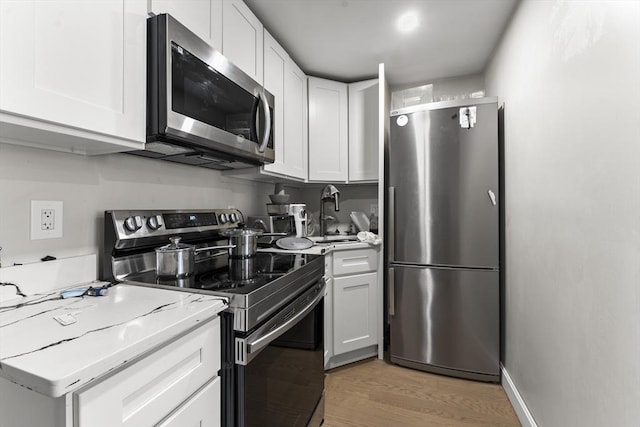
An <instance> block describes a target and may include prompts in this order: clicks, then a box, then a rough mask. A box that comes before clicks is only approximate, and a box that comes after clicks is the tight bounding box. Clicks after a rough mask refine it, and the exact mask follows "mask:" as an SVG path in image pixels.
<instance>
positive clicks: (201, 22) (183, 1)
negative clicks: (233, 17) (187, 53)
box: [148, 0, 222, 52]
mask: <svg viewBox="0 0 640 427" xmlns="http://www.w3.org/2000/svg"><path fill="white" fill-rule="evenodd" d="M148 7H149V13H150V14H154V15H158V14H160V13H168V14H170V15H171V16H173V17H174V18H176V19H177V20H178V22H180V23H181V24H182V25H184V26H185V27H187V28H189V29H190V30H191V31H193V32H194V33H196V35H198V37H200V38H201V39H203V40H204V41H206V42H207V43H209V44H210V45H211V46H212V47H213V48H214V49H216V50H218V51H220V52H222V0H149V6H148Z"/></svg>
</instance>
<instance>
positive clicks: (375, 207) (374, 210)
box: [369, 204, 378, 216]
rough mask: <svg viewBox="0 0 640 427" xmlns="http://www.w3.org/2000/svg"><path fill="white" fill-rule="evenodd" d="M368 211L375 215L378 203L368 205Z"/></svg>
mask: <svg viewBox="0 0 640 427" xmlns="http://www.w3.org/2000/svg"><path fill="white" fill-rule="evenodd" d="M369 213H371V214H374V215H375V216H378V205H377V204H375V205H371V206H369Z"/></svg>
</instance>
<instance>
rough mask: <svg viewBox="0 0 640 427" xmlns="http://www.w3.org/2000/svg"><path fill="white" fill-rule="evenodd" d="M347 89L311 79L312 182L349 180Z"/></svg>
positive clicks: (325, 81) (310, 154) (328, 82)
mask: <svg viewBox="0 0 640 427" xmlns="http://www.w3.org/2000/svg"><path fill="white" fill-rule="evenodd" d="M348 156H349V150H348V110H347V85H346V84H345V83H340V82H335V81H331V80H325V79H319V78H316V77H310V78H309V180H312V181H338V182H341V181H342V182H344V181H346V180H347V178H348V170H347V168H348V167H349V160H348Z"/></svg>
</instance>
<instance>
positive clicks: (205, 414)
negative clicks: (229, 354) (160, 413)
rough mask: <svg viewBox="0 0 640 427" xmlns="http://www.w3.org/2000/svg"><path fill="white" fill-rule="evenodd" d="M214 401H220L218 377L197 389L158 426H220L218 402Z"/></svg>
mask: <svg viewBox="0 0 640 427" xmlns="http://www.w3.org/2000/svg"><path fill="white" fill-rule="evenodd" d="M214 402H220V377H216V378H215V379H214V380H212V381H211V382H210V383H209V384H207V385H206V386H205V387H204V388H202V390H200V391H198V393H196V394H195V396H193V397H192V398H191V399H189V400H188V401H187V402H185V403H184V405H182V406H181V407H179V408H178V409H177V410H176V411H175V412H174V413H173V414H171V415H170V416H169V417H167V419H166V420H163V421H162V422H161V423H160V424H158V427H183V426H200V427H220V424H221V420H220V404H216V403H214Z"/></svg>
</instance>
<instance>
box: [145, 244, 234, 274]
mask: <svg viewBox="0 0 640 427" xmlns="http://www.w3.org/2000/svg"><path fill="white" fill-rule="evenodd" d="M180 240H181V238H180V237H170V238H169V241H170V242H171V243H169V244H168V245H165V246H162V247H159V248H156V276H158V277H170V278H183V277H187V276H190V275H192V274H193V273H194V272H195V265H196V254H197V253H198V252H202V251H211V250H219V249H229V248H231V249H232V250H233V248H235V245H224V246H209V247H206V248H198V249H196V247H195V246H194V245H189V244H186V243H180Z"/></svg>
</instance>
